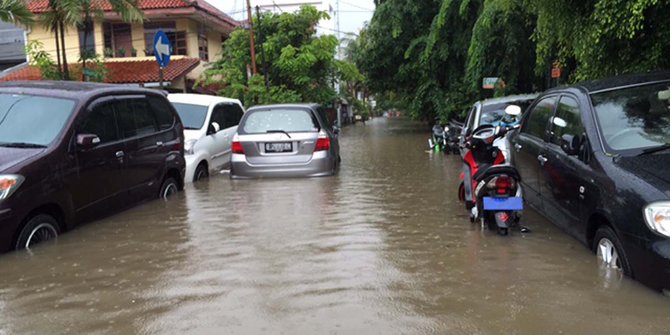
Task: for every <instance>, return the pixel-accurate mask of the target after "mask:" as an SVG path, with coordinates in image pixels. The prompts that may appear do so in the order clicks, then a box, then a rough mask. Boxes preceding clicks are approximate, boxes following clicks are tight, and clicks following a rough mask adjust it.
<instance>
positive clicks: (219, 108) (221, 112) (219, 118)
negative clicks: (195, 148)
mask: <svg viewBox="0 0 670 335" xmlns="http://www.w3.org/2000/svg"><path fill="white" fill-rule="evenodd" d="M223 107H224V106H223V104H218V105H216V106H214V110H212V117H211V118H210V119H209V123H210V124H211V123H212V122H216V123H218V124H219V128H220V129H224V125H225V124H226V111H225V109H224V108H223Z"/></svg>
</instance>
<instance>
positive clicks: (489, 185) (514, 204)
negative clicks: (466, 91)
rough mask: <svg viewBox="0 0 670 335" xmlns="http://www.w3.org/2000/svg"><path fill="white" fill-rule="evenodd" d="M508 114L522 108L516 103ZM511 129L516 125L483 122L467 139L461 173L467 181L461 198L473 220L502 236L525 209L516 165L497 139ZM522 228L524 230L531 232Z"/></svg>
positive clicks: (519, 111) (464, 180)
mask: <svg viewBox="0 0 670 335" xmlns="http://www.w3.org/2000/svg"><path fill="white" fill-rule="evenodd" d="M506 113H508V114H510V115H518V114H520V113H521V109H520V108H519V107H518V106H514V105H512V106H509V107H507V109H506ZM511 129H514V128H513V127H501V126H496V127H494V126H492V125H483V126H480V127H479V128H477V129H476V130H475V131H474V132H473V133H472V135H471V136H470V137H469V138H467V139H466V140H465V148H466V152H465V155H464V156H463V161H464V164H463V172H462V173H461V176H460V177H461V180H462V181H463V182H462V183H461V185H460V186H459V189H458V195H459V199H460V200H461V201H463V202H465V207H466V209H468V210H469V211H470V220H471V221H472V222H475V221H480V222H481V223H482V225H486V226H488V227H489V229H496V230H497V231H498V233H499V234H500V235H507V234H508V233H509V229H510V228H512V227H517V226H518V222H519V219H520V211H521V210H523V197H522V195H521V188H520V185H519V182H520V181H521V177H520V176H519V173H518V171H517V170H516V168H514V167H513V166H511V165H509V164H506V158H505V155H504V154H503V152H502V151H501V149H500V148H499V147H498V146H496V145H494V142H495V140H496V139H499V138H503V137H504V136H505V135H506V134H507V132H508V131H509V130H511ZM519 228H521V231H522V232H529V231H530V230H528V229H527V228H525V227H519Z"/></svg>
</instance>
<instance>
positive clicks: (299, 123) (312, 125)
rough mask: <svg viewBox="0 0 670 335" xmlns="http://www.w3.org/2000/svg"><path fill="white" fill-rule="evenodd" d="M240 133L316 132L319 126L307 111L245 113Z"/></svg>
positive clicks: (283, 109)
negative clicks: (276, 131) (274, 131)
mask: <svg viewBox="0 0 670 335" xmlns="http://www.w3.org/2000/svg"><path fill="white" fill-rule="evenodd" d="M247 113H248V114H247V118H246V120H245V121H244V124H243V125H242V133H247V134H258V133H265V132H267V131H269V130H283V131H286V132H316V131H319V124H318V123H317V121H316V119H315V118H314V115H313V114H312V112H311V111H310V110H307V109H285V108H281V109H270V110H255V111H252V112H247Z"/></svg>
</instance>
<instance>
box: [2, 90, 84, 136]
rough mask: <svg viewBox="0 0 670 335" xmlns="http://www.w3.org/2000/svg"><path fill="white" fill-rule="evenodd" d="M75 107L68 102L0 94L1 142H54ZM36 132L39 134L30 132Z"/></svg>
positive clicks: (71, 102)
mask: <svg viewBox="0 0 670 335" xmlns="http://www.w3.org/2000/svg"><path fill="white" fill-rule="evenodd" d="M74 105H75V102H74V101H73V100H68V99H59V98H51V97H40V96H33V95H23V94H0V143H28V144H36V145H47V144H49V143H51V142H52V141H53V140H54V139H55V138H56V136H58V134H59V133H60V132H61V130H62V129H63V127H64V126H65V123H66V122H67V120H68V119H69V118H70V116H71V115H72V112H73V110H74ZM36 129H38V130H39V131H28V130H36Z"/></svg>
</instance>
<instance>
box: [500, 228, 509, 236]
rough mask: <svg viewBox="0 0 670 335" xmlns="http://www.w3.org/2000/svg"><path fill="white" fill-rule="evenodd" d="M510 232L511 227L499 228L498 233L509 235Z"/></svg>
mask: <svg viewBox="0 0 670 335" xmlns="http://www.w3.org/2000/svg"><path fill="white" fill-rule="evenodd" d="M508 234H509V228H498V235H500V236H507V235H508Z"/></svg>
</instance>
